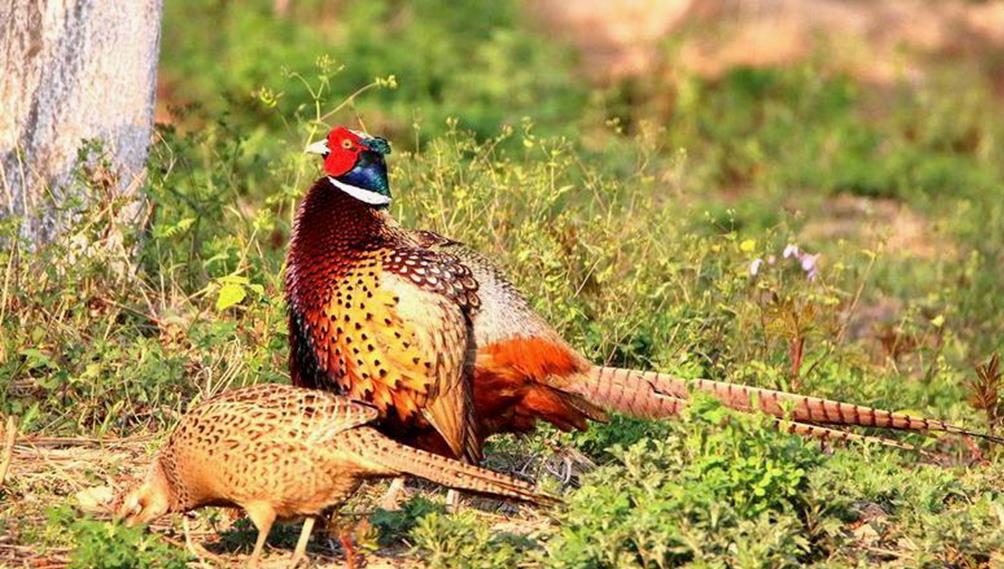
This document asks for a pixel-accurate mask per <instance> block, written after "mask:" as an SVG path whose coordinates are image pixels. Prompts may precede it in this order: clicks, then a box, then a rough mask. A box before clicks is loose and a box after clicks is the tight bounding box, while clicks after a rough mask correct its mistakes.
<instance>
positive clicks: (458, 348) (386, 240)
mask: <svg viewBox="0 0 1004 569" xmlns="http://www.w3.org/2000/svg"><path fill="white" fill-rule="evenodd" d="M307 150H308V151H310V152H316V153H319V154H321V155H322V156H323V157H324V169H325V172H326V174H327V176H326V177H324V178H321V179H320V180H318V181H317V182H316V183H315V184H314V185H313V187H312V188H311V189H310V190H309V191H308V193H307V195H306V197H305V198H304V199H303V202H302V204H301V206H300V208H299V212H298V215H297V218H296V224H295V227H294V230H293V236H292V240H291V244H290V250H289V254H288V257H287V274H286V294H287V298H288V301H289V310H290V318H289V327H290V342H291V353H290V372H291V376H292V381H293V383H294V384H296V385H302V386H307V387H322V388H331V389H335V390H338V391H340V392H343V393H347V394H349V395H350V396H352V397H356V398H361V399H363V400H366V401H369V402H371V403H372V404H374V405H375V406H376V407H377V408H378V409H379V410H380V412H381V416H382V417H383V422H382V429H383V430H384V432H386V433H388V434H390V435H391V436H393V437H394V438H396V439H397V440H400V441H402V442H406V443H408V444H412V445H415V446H418V447H419V448H424V449H427V450H431V451H433V452H438V453H442V454H446V455H449V456H454V457H463V458H467V459H468V460H472V461H473V460H477V459H478V458H480V456H481V445H482V442H483V441H484V439H485V438H486V437H488V436H490V435H492V434H494V433H499V432H527V431H529V430H531V429H533V428H534V426H535V424H536V422H537V421H538V420H545V421H548V422H550V423H552V424H554V425H556V426H557V427H559V428H561V429H566V430H567V429H584V428H586V425H587V421H588V420H590V419H592V420H603V419H604V418H605V412H606V411H617V412H621V413H625V414H628V415H632V416H636V417H651V418H654V417H666V416H671V415H674V414H676V413H677V412H678V411H679V409H680V408H681V406H682V405H683V404H684V403H685V402H686V400H687V398H689V393H690V390H692V389H699V390H702V391H706V392H708V393H710V394H711V395H712V396H714V397H716V398H718V399H720V400H721V401H722V402H723V403H724V404H725V405H727V406H729V407H732V408H735V409H740V410H746V411H749V410H752V409H753V406H754V402H756V405H757V407H758V408H759V409H760V410H761V411H763V412H766V413H769V414H771V415H774V416H775V417H779V418H780V417H784V416H786V415H788V414H789V413H790V418H791V419H792V420H794V421H796V422H799V423H804V424H799V425H796V426H793V427H792V428H793V430H795V431H797V432H800V433H803V434H817V435H820V436H837V437H840V438H846V437H844V436H843V435H841V434H840V433H839V432H833V431H829V430H827V429H824V428H822V427H816V426H813V425H810V424H809V423H813V424H836V425H859V426H869V427H882V428H893V429H908V430H937V431H948V432H954V433H963V434H973V435H977V436H986V435H981V434H978V433H973V432H970V431H967V430H965V429H962V428H959V427H956V426H953V425H949V424H946V423H944V422H942V421H938V420H933V419H925V418H918V417H911V416H908V415H905V414H901V413H894V412H890V411H884V410H879V409H874V408H871V407H863V406H858V405H852V404H848V403H842V402H838V401H832V400H826V399H819V398H814V397H807V396H802V395H796V394H791V393H784V392H780V391H774V390H769V389H761V388H754V387H748V386H744V385H736V384H730V383H724V382H716V381H708V380H697V381H693V382H691V381H688V380H683V379H680V378H677V377H674V376H672V375H668V374H662V373H654V372H641V371H634V370H623V369H614V368H608V367H600V366H595V365H593V364H592V363H591V362H589V361H588V360H587V359H586V358H585V357H584V356H582V355H581V354H579V353H578V352H577V351H576V350H575V349H573V348H572V347H571V346H569V345H568V344H567V343H566V342H565V341H564V340H563V339H562V338H561V336H560V335H559V334H558V333H557V331H555V330H554V328H552V327H551V326H550V325H548V324H547V323H546V322H545V321H544V320H543V319H542V318H541V317H540V316H539V315H537V314H536V313H535V312H534V311H533V310H532V309H531V307H530V305H529V303H528V302H527V301H526V300H525V299H524V298H523V296H522V295H521V294H520V293H519V292H518V291H517V290H516V289H515V288H514V287H513V286H512V285H511V284H510V283H509V282H508V281H507V280H506V278H505V277H504V275H502V274H501V272H500V271H499V270H498V269H497V268H496V267H494V266H493V265H492V264H491V262H490V261H488V260H487V259H485V258H484V257H483V256H481V255H480V254H478V253H476V252H474V251H472V250H470V249H469V248H467V247H465V246H464V245H462V244H460V243H457V242H454V241H451V240H449V239H446V238H443V237H441V236H439V235H437V234H435V233H431V232H427V231H409V230H406V229H403V228H401V227H400V226H398V224H397V223H396V222H395V221H394V220H393V218H392V217H391V216H390V215H389V214H388V213H387V211H386V207H387V205H388V204H389V203H390V201H391V196H390V188H389V184H388V182H387V173H386V165H385V162H384V155H385V154H387V153H388V152H389V145H388V144H387V142H386V141H385V140H383V139H380V138H371V137H368V136H366V135H364V134H361V133H358V132H355V131H351V130H348V129H345V128H343V127H339V128H335V129H334V130H332V131H331V132H330V133H329V135H328V137H327V139H326V140H323V141H321V142H318V143H315V144H313V145H311V146H310V147H308V149H307ZM789 407H790V409H788V408H789Z"/></svg>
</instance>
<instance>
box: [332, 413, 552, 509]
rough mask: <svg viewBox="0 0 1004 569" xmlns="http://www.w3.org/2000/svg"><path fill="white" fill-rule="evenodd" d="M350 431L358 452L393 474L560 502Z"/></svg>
mask: <svg viewBox="0 0 1004 569" xmlns="http://www.w3.org/2000/svg"><path fill="white" fill-rule="evenodd" d="M352 434H353V436H354V437H355V438H357V440H358V441H359V443H360V446H359V452H360V454H361V455H363V456H364V457H365V458H366V459H367V460H371V461H373V462H376V463H378V464H380V465H382V466H383V467H385V468H388V469H390V470H393V471H394V472H395V473H396V474H410V475H412V476H418V477H421V478H425V479H427V480H431V481H432V482H435V483H437V484H442V485H443V486H448V487H450V488H457V489H460V490H466V491H469V492H474V493H478V494H487V495H493V496H503V497H507V498H515V499H517V500H523V501H526V502H533V503H535V504H541V505H555V504H558V503H560V502H561V500H560V499H558V498H556V497H554V496H549V495H547V494H543V493H541V492H539V491H538V490H537V489H536V488H535V487H534V486H533V485H532V484H528V483H526V482H523V481H522V480H517V479H515V478H513V477H511V476H507V475H505V474H500V473H498V472H493V471H491V470H488V469H485V468H481V467H478V466H474V465H470V464H466V463H463V462H460V461H459V460H454V459H451V458H446V457H444V456H440V455H438V454H433V453H430V452H426V451H423V450H419V449H416V448H413V447H410V446H407V445H403V444H401V443H398V442H395V441H393V440H391V439H389V438H387V437H386V436H384V435H382V434H380V433H379V432H377V431H375V430H373V429H368V428H361V429H356V430H354V431H353V432H352Z"/></svg>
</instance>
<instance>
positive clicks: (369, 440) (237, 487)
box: [117, 384, 556, 566]
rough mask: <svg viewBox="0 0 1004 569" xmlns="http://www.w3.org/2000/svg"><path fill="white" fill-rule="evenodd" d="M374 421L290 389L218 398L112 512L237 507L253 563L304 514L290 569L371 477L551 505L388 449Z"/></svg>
mask: <svg viewBox="0 0 1004 569" xmlns="http://www.w3.org/2000/svg"><path fill="white" fill-rule="evenodd" d="M378 415H379V412H378V411H377V409H376V408H374V407H372V406H370V405H366V404H363V403H358V402H354V401H352V400H350V399H347V398H345V397H341V396H337V395H334V394H332V393H328V392H324V391H317V390H310V389H302V388H298V387H292V386H289V385H276V384H264V385H256V386H252V387H245V388H242V389H236V390H233V391H229V392H226V393H223V394H221V395H219V396H217V397H215V398H213V399H210V400H209V401H207V402H205V403H203V404H202V405H199V406H198V407H196V408H195V409H193V410H192V411H190V412H189V413H188V414H186V415H185V416H184V418H182V420H181V422H180V423H179V424H178V426H177V428H176V429H175V430H174V432H172V434H171V435H170V437H169V438H168V440H167V443H166V444H165V445H164V447H163V448H162V449H161V450H160V452H159V453H158V455H157V457H156V458H155V459H154V461H153V464H152V465H151V467H150V470H149V471H148V474H147V476H146V478H145V479H144V480H143V482H142V483H141V484H140V485H138V486H137V487H135V488H133V489H132V490H130V491H129V492H128V493H127V494H126V496H125V497H124V499H123V500H122V503H121V505H120V506H119V508H118V511H117V515H118V516H119V517H124V518H126V522H127V523H129V524H130V525H131V524H134V523H146V522H149V521H151V520H153V519H155V518H157V517H159V516H161V515H163V514H165V513H168V512H186V511H189V510H193V509H196V508H199V507H202V506H208V505H215V506H237V507H241V508H243V509H244V510H246V511H247V513H248V516H249V517H250V518H251V521H252V522H254V524H255V526H256V527H257V528H258V539H257V541H256V543H255V548H254V552H253V553H252V556H251V563H252V564H253V563H255V562H256V561H257V559H258V557H259V556H260V554H261V551H262V547H263V546H264V544H265V538H266V537H268V533H269V529H270V528H271V527H272V523H273V522H274V521H275V520H276V519H286V518H295V517H306V521H305V522H304V524H303V530H302V532H301V533H300V539H299V541H298V543H297V545H296V550H295V552H294V554H293V563H292V566H295V565H296V563H297V561H299V560H300V559H301V558H302V557H303V555H304V551H305V550H306V546H307V540H308V539H309V538H310V533H311V531H312V529H313V525H314V521H315V518H316V517H318V516H320V515H321V514H322V513H323V512H324V511H326V510H329V509H332V508H334V507H335V506H337V505H339V504H340V503H342V502H343V501H344V500H345V499H346V498H348V497H349V496H350V495H351V494H352V493H353V492H354V491H355V490H356V488H358V487H359V484H361V483H362V481H363V480H365V479H369V478H380V477H396V476H401V475H404V474H410V475H414V476H420V477H422V478H426V479H428V480H431V481H433V482H436V483H439V484H443V485H445V486H450V487H454V488H460V489H463V490H467V491H471V492H475V493H481V494H488V495H497V496H503V497H507V498H514V499H517V500H525V501H529V502H535V503H542V504H551V503H554V502H556V500H555V499H554V498H551V497H549V496H546V495H543V494H539V493H537V492H536V491H535V489H534V487H533V486H531V485H529V484H527V483H525V482H522V481H519V480H516V479H514V478H511V477H509V476H504V475H502V474H498V473H495V472H492V471H490V470H485V469H483V468H479V467H476V466H471V465H468V464H464V463H462V462H459V461H456V460H453V459H450V458H446V457H443V456H439V455H436V454H432V453H428V452H425V451H421V450H418V449H414V448H411V447H408V446H405V445H402V444H400V443H397V442H394V441H392V440H390V439H389V438H387V437H386V436H384V435H382V434H380V433H379V432H377V431H376V430H374V429H373V428H372V427H371V426H369V425H370V424H371V423H373V421H375V420H376V419H377V417H378ZM343 543H345V541H344V540H343ZM346 553H348V550H347V551H346Z"/></svg>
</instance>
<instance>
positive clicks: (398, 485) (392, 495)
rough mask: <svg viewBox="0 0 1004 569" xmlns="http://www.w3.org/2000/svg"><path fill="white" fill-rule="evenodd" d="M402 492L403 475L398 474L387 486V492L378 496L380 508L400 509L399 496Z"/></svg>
mask: <svg viewBox="0 0 1004 569" xmlns="http://www.w3.org/2000/svg"><path fill="white" fill-rule="evenodd" d="M402 494H404V476H398V477H397V478H395V479H394V480H393V481H392V482H391V483H390V487H389V488H387V493H385V494H384V495H383V498H380V508H382V509H384V510H400V509H401V496H402Z"/></svg>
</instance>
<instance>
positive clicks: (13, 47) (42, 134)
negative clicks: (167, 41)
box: [0, 0, 162, 239]
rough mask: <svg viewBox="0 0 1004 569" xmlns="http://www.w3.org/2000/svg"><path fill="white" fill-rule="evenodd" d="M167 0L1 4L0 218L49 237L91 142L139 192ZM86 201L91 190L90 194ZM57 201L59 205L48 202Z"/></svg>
mask: <svg viewBox="0 0 1004 569" xmlns="http://www.w3.org/2000/svg"><path fill="white" fill-rule="evenodd" d="M161 8H162V4H161V0H124V1H118V0H0V218H3V217H7V216H9V215H18V216H25V222H24V223H23V224H22V234H23V235H25V236H27V237H30V238H33V239H45V238H48V237H51V236H52V235H53V234H54V232H55V231H56V230H58V228H59V225H60V223H61V221H62V220H63V219H62V216H61V214H59V213H58V210H59V209H60V205H61V203H62V202H64V201H65V200H66V198H68V197H70V196H73V195H75V194H76V193H79V189H78V190H75V189H74V188H73V184H72V183H71V182H72V181H71V179H70V178H71V177H70V174H71V173H72V171H73V168H74V166H75V165H76V164H77V157H78V152H79V151H80V150H81V148H82V147H83V142H84V141H87V140H96V141H99V142H100V144H101V145H102V148H103V149H104V154H103V158H104V159H107V160H108V161H109V162H110V164H111V166H112V168H111V171H110V172H104V174H106V175H108V174H110V176H109V177H108V180H110V181H109V182H108V187H110V188H111V189H112V190H113V191H117V192H119V193H130V192H131V193H135V191H136V189H137V187H138V186H139V180H141V178H142V175H143V167H144V163H145V161H146V157H147V150H148V146H149V143H150V135H151V129H152V127H153V103H154V92H155V88H156V77H157V54H158V49H159V46H160V20H161ZM85 197H86V196H85ZM49 200H53V201H49Z"/></svg>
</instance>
